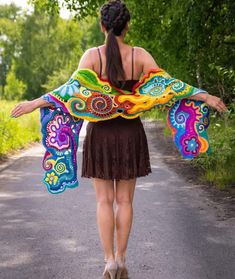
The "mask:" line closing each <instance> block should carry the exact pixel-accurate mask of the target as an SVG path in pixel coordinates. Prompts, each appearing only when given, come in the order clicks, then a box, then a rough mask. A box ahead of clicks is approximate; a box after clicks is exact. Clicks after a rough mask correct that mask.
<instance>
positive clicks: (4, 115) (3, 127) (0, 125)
mask: <svg viewBox="0 0 235 279" xmlns="http://www.w3.org/2000/svg"><path fill="white" fill-rule="evenodd" d="M15 105H16V102H9V101H0V138H1V141H0V157H1V156H3V155H6V154H8V153H9V152H10V151H11V150H13V149H18V148H21V147H24V146H27V144H28V143H30V142H33V141H40V140H41V136H40V122H39V111H35V112H33V113H31V114H30V115H29V114H28V115H23V116H21V117H20V118H11V117H10V111H11V110H12V109H13V107H15Z"/></svg>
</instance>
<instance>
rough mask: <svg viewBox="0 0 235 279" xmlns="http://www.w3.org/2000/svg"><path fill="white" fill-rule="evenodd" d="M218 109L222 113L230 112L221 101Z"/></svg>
mask: <svg viewBox="0 0 235 279" xmlns="http://www.w3.org/2000/svg"><path fill="white" fill-rule="evenodd" d="M217 108H218V110H219V111H220V112H226V111H228V109H227V107H226V105H225V104H224V102H223V101H222V100H221V99H220V100H219V102H218V104H217Z"/></svg>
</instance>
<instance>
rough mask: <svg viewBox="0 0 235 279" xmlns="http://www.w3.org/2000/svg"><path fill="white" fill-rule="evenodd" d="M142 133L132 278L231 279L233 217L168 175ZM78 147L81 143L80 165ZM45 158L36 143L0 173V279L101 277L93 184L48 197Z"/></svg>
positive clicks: (234, 260)
mask: <svg viewBox="0 0 235 279" xmlns="http://www.w3.org/2000/svg"><path fill="white" fill-rule="evenodd" d="M83 128H85V126H84V127H83ZM146 132H147V133H148V141H149V147H150V153H151V165H152V170H153V173H152V174H150V175H149V176H148V177H143V178H139V179H138V181H137V188H136V192H135V199H134V212H135V213H134V214H135V215H134V223H133V228H132V233H131V237H130V240H129V245H128V253H127V264H128V266H129V268H130V274H131V279H150V278H151V279H233V278H235V277H234V276H235V265H234V263H235V222H234V219H233V218H229V219H226V218H225V219H224V218H219V217H218V216H221V214H223V208H222V207H221V205H220V204H216V203H215V202H213V201H212V200H210V198H209V197H208V196H207V195H206V193H205V191H204V190H203V189H202V188H201V187H200V186H195V185H192V184H189V183H188V182H186V181H184V179H183V178H181V177H179V176H178V175H177V173H174V172H173V171H172V170H170V169H168V167H167V166H166V165H165V164H164V163H163V161H162V158H161V154H160V153H159V151H158V150H157V149H156V147H154V146H155V145H154V144H153V141H156V140H157V135H156V134H155V133H154V127H153V124H146ZM81 147H82V140H81V141H80V149H79V154H78V157H79V162H81ZM42 153H43V148H42V146H41V145H38V146H36V147H34V148H33V149H30V150H28V151H27V152H25V153H24V156H23V157H21V158H19V159H18V160H17V161H15V163H14V164H12V165H11V166H10V167H9V168H7V169H5V170H4V171H2V172H1V173H0V212H1V215H0V226H1V229H0V248H1V252H0V279H29V278H30V279H51V278H56V279H86V278H89V279H97V278H102V276H101V274H102V271H103V267H104V264H103V254H102V250H101V246H100V242H99V239H98V233H97V227H96V219H95V209H96V208H95V195H94V192H93V189H92V185H91V182H90V180H89V179H86V178H84V179H81V180H80V181H81V182H80V187H79V188H76V189H72V190H70V189H68V190H67V191H65V192H64V193H63V194H61V195H52V194H49V193H48V192H47V191H46V189H45V187H44V186H43V185H42V184H41V179H42V175H43V171H42V168H41V157H42ZM80 164H81V163H80Z"/></svg>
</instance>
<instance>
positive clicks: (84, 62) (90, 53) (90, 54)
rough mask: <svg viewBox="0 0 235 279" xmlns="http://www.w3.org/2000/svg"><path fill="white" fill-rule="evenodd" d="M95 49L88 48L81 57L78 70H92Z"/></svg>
mask: <svg viewBox="0 0 235 279" xmlns="http://www.w3.org/2000/svg"><path fill="white" fill-rule="evenodd" d="M96 56H97V48H96V47H92V48H88V49H87V50H86V51H85V52H84V53H83V55H82V57H81V59H80V62H79V66H78V68H88V69H92V70H93V69H94V61H95V59H96V58H97V57H96Z"/></svg>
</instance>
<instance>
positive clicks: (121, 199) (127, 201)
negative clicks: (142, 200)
mask: <svg viewBox="0 0 235 279" xmlns="http://www.w3.org/2000/svg"><path fill="white" fill-rule="evenodd" d="M116 204H117V206H131V205H132V200H131V197H129V196H126V195H116Z"/></svg>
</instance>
